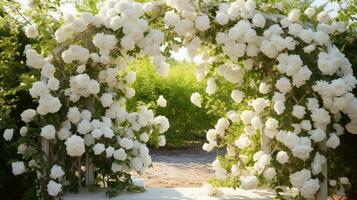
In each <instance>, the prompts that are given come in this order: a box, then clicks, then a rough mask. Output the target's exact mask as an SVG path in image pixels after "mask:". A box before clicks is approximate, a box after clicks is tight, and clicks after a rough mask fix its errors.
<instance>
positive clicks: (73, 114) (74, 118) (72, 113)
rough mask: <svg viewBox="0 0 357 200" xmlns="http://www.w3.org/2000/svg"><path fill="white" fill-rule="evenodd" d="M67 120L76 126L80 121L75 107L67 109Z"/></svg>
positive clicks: (79, 115) (79, 114)
mask: <svg viewBox="0 0 357 200" xmlns="http://www.w3.org/2000/svg"><path fill="white" fill-rule="evenodd" d="M67 118H68V120H69V121H70V122H72V123H73V124H77V123H78V122H79V120H80V119H81V113H80V112H79V110H78V108H77V107H70V108H69V109H68V113H67Z"/></svg>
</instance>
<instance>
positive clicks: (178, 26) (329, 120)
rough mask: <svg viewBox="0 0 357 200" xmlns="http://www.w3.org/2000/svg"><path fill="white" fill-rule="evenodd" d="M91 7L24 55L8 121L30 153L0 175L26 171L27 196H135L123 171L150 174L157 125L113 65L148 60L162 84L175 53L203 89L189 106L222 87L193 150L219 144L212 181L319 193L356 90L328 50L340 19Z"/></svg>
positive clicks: (129, 77) (226, 8) (111, 3)
mask: <svg viewBox="0 0 357 200" xmlns="http://www.w3.org/2000/svg"><path fill="white" fill-rule="evenodd" d="M98 10H99V12H98V13H97V14H95V15H94V14H91V13H81V14H79V15H78V16H77V17H74V16H71V15H68V16H65V17H64V19H63V25H62V26H61V27H60V28H59V29H58V30H57V31H56V33H55V40H56V42H57V47H56V48H55V49H53V51H52V52H53V53H52V54H51V55H41V54H39V53H38V52H37V51H36V50H35V49H33V48H32V47H31V46H27V48H26V50H25V54H26V57H27V62H26V64H27V66H29V67H31V68H33V69H34V70H37V71H38V73H39V74H40V75H41V79H40V80H38V81H36V82H34V83H33V85H32V88H31V89H30V90H29V92H30V94H31V96H32V97H33V98H34V100H35V101H36V102H38V107H37V108H36V110H34V109H28V110H25V111H24V112H23V113H22V114H21V117H22V120H23V121H24V123H25V124H26V125H24V126H23V127H22V128H21V129H20V130H19V132H20V134H21V136H23V137H22V138H20V140H19V141H18V142H19V143H18V144H20V146H21V145H23V143H26V144H27V148H28V149H30V151H27V153H26V154H24V156H23V160H22V161H14V162H12V169H13V173H14V174H15V175H18V174H21V173H24V172H25V171H36V172H37V173H38V188H39V191H40V193H39V194H38V195H39V197H41V198H43V199H47V198H57V197H61V196H63V191H64V189H65V188H66V189H68V190H69V191H76V190H77V189H78V187H79V186H81V185H87V186H90V185H101V186H105V187H107V188H108V192H107V194H108V195H109V196H115V195H117V194H118V193H119V192H120V191H122V190H124V189H127V190H129V191H142V190H143V188H141V187H139V186H136V185H135V184H133V182H132V180H131V177H130V174H129V172H130V171H132V170H136V171H138V172H143V171H144V170H145V168H147V167H149V166H150V165H151V157H150V155H149V149H148V147H147V144H148V143H150V145H153V146H164V145H165V136H164V133H165V131H166V130H167V129H168V128H169V121H168V119H167V118H166V117H164V116H155V113H154V109H152V108H151V107H150V105H138V106H137V109H136V110H135V111H128V110H126V101H127V99H129V98H131V97H133V96H134V95H135V90H134V89H133V88H132V87H131V85H132V83H133V82H134V81H135V72H133V71H130V70H128V69H127V68H126V62H127V61H130V60H131V59H133V58H134V59H135V58H138V57H142V56H148V57H150V58H152V62H153V63H154V65H155V66H156V69H157V72H158V73H159V74H160V75H162V76H165V75H167V73H168V71H169V64H168V63H166V58H167V57H169V56H170V53H171V52H172V51H174V50H175V49H177V48H179V47H185V48H186V49H187V52H188V54H189V56H190V57H192V58H193V57H195V60H196V64H197V79H198V80H199V81H201V80H204V81H207V88H206V93H207V94H205V95H204V94H199V93H194V94H192V96H191V101H192V103H194V104H195V105H197V106H199V107H202V106H203V105H205V107H209V106H214V103H212V102H214V101H219V99H220V98H221V96H220V94H217V93H219V90H220V87H223V86H224V87H229V88H231V94H230V96H231V99H232V102H231V104H230V105H228V106H227V107H225V108H224V109H225V113H222V115H223V116H222V118H220V119H219V120H218V121H217V124H216V126H215V127H212V129H210V130H208V132H207V142H206V143H205V144H204V145H203V149H204V150H205V151H212V150H213V149H214V148H226V149H227V153H226V155H224V156H219V157H217V159H216V160H215V161H214V162H213V163H212V166H213V168H214V170H215V175H216V180H215V183H217V184H224V185H228V186H230V187H234V188H237V187H240V188H242V189H251V188H254V187H257V186H262V185H268V186H270V187H271V188H273V189H274V190H275V191H276V193H277V195H278V196H281V195H283V191H284V190H285V188H295V189H297V191H298V194H297V196H296V198H297V199H310V198H314V197H316V198H318V199H326V198H327V177H328V176H327V175H328V174H327V164H328V163H329V159H330V158H331V156H332V155H333V154H331V153H330V152H332V151H333V149H335V148H336V147H337V146H338V145H339V143H340V141H339V137H338V136H339V135H340V134H342V133H343V132H344V130H345V129H347V131H349V132H352V133H356V132H357V99H356V97H355V96H354V94H353V93H352V90H353V89H354V88H355V85H356V83H357V81H356V78H355V77H354V76H353V71H352V68H351V64H350V63H349V61H348V60H347V59H346V58H345V56H344V55H343V54H342V53H341V52H340V51H339V49H338V48H337V47H335V46H334V45H333V43H332V42H331V38H332V37H334V36H335V35H336V34H338V33H341V32H343V31H344V24H343V23H341V22H331V23H329V22H330V20H329V18H328V16H327V15H326V14H324V13H323V12H322V13H320V14H319V15H317V16H315V11H314V10H309V9H307V10H306V11H305V13H300V10H297V9H293V10H291V11H290V13H289V15H288V16H282V15H278V14H277V13H278V11H277V9H275V8H270V7H264V6H262V5H256V3H255V2H254V1H250V0H248V1H243V0H238V1H235V2H232V3H230V2H224V3H209V2H200V1H198V2H196V1H188V0H167V1H166V2H165V3H163V2H151V3H137V2H133V1H131V0H123V1H117V0H106V1H104V2H102V3H99V4H98ZM302 19H303V20H302ZM227 85H228V86H227ZM346 116H347V117H349V119H350V120H349V122H348V124H342V123H340V120H341V118H342V117H346ZM11 131H12V130H10V129H9V130H7V134H10V132H11ZM332 157H333V156H332Z"/></svg>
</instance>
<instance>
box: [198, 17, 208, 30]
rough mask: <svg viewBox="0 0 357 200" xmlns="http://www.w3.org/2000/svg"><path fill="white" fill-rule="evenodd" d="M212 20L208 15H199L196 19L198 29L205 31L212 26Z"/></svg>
mask: <svg viewBox="0 0 357 200" xmlns="http://www.w3.org/2000/svg"><path fill="white" fill-rule="evenodd" d="M209 23H210V21H209V18H208V16H207V15H201V16H198V17H197V18H196V20H195V24H196V26H195V27H196V29H197V30H199V31H205V30H207V29H209V27H210V24H209Z"/></svg>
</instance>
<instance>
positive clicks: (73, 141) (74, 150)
mask: <svg viewBox="0 0 357 200" xmlns="http://www.w3.org/2000/svg"><path fill="white" fill-rule="evenodd" d="M65 145H66V150H67V154H68V155H69V156H72V157H75V156H81V155H83V153H84V152H85V147H84V139H83V138H81V137H80V136H78V135H72V136H71V137H69V138H68V139H67V140H66V142H65Z"/></svg>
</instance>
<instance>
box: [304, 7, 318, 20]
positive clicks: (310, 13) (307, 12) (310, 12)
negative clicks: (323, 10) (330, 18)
mask: <svg viewBox="0 0 357 200" xmlns="http://www.w3.org/2000/svg"><path fill="white" fill-rule="evenodd" d="M315 13H316V11H315V9H314V8H312V7H308V8H306V10H305V11H304V14H305V15H306V16H307V17H308V18H311V17H312V16H314V15H315Z"/></svg>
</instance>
